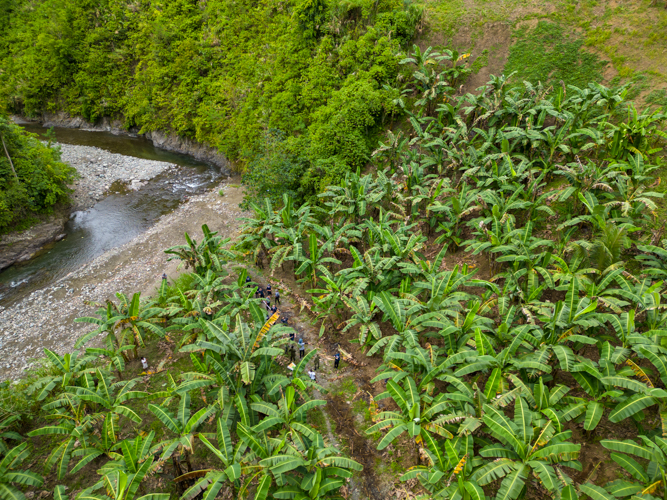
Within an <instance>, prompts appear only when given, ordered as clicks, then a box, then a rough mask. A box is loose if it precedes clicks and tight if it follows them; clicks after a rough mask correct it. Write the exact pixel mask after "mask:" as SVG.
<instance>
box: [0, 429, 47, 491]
mask: <svg viewBox="0 0 667 500" xmlns="http://www.w3.org/2000/svg"><path fill="white" fill-rule="evenodd" d="M29 456H30V451H28V443H25V442H24V443H21V444H19V445H18V446H15V447H14V448H12V449H11V450H9V451H7V453H5V454H4V457H3V458H2V460H1V461H0V499H2V500H26V498H27V497H26V496H25V495H24V494H23V492H22V491H21V489H19V488H22V487H24V486H29V487H31V488H40V487H41V486H42V485H43V484H44V479H43V478H42V476H40V475H39V474H35V473H34V472H31V471H26V470H20V469H18V467H20V466H21V464H22V463H23V462H24V461H25V459H26V458H28V457H29ZM33 491H34V490H33Z"/></svg>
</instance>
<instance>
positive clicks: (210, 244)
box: [164, 224, 234, 275]
mask: <svg viewBox="0 0 667 500" xmlns="http://www.w3.org/2000/svg"><path fill="white" fill-rule="evenodd" d="M202 232H203V238H202V242H201V243H199V244H197V242H196V241H195V240H193V239H192V238H190V235H189V234H188V233H187V232H186V233H185V241H186V244H185V245H177V246H173V247H171V248H168V249H167V250H165V251H164V253H166V254H167V255H171V257H169V259H167V260H174V259H178V260H181V261H183V262H185V266H186V268H189V267H192V268H193V269H194V270H195V272H196V273H197V274H200V275H204V274H206V271H208V270H211V269H214V270H218V271H221V270H222V266H223V265H224V263H225V260H224V259H230V258H233V257H234V255H233V253H231V252H229V251H228V250H224V249H223V247H224V246H225V245H226V244H227V243H229V242H230V241H231V238H226V239H222V237H220V236H218V233H217V232H211V230H210V229H209V228H208V226H207V225H206V224H204V225H203V226H202Z"/></svg>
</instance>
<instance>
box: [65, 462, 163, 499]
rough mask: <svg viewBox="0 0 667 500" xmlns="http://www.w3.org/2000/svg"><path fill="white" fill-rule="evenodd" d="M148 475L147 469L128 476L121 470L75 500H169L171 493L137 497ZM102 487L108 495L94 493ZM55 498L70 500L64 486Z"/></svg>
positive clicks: (83, 492) (111, 473) (84, 491)
mask: <svg viewBox="0 0 667 500" xmlns="http://www.w3.org/2000/svg"><path fill="white" fill-rule="evenodd" d="M146 463H148V462H146ZM146 473H147V468H146V469H144V468H142V469H140V470H139V472H137V473H135V474H127V473H125V472H123V471H121V470H114V471H111V472H110V473H109V474H107V475H106V476H104V478H103V479H102V484H98V485H95V486H94V487H92V488H87V489H85V490H83V491H81V492H80V493H79V494H78V495H77V496H76V498H75V499H74V500H169V498H170V495H169V493H149V494H147V495H141V496H140V497H137V490H138V489H139V485H140V484H141V481H142V480H143V478H144V477H145V476H146ZM102 487H103V488H104V489H105V492H106V494H96V493H93V491H94V490H95V489H100V488H102ZM53 498H54V500H68V497H67V492H66V489H65V487H64V486H63V485H58V486H56V489H55V491H54V493H53Z"/></svg>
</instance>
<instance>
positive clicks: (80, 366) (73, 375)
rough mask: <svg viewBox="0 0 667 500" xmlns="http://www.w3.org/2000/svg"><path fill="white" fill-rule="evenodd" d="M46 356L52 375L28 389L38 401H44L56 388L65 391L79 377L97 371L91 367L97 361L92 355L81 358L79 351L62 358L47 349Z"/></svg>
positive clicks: (41, 379) (45, 350)
mask: <svg viewBox="0 0 667 500" xmlns="http://www.w3.org/2000/svg"><path fill="white" fill-rule="evenodd" d="M44 354H45V355H46V357H47V358H48V360H49V361H50V362H51V365H52V367H51V369H50V370H49V371H50V374H49V375H47V376H46V377H42V378H40V379H38V380H37V381H35V382H33V383H32V384H31V385H30V387H29V388H28V393H29V394H35V397H36V398H37V401H43V400H44V399H45V398H46V397H47V396H48V395H49V394H51V392H52V391H53V390H54V389H55V388H56V387H59V388H60V389H64V388H65V387H67V386H69V385H74V384H75V383H76V381H77V379H78V378H79V377H82V376H84V375H85V374H90V373H92V372H94V371H95V369H94V368H91V366H90V364H91V362H92V361H93V360H94V359H95V358H94V356H92V355H86V356H82V357H79V355H80V353H79V351H74V352H72V353H66V354H63V355H62V356H60V355H58V354H56V353H55V352H53V351H52V350H50V349H46V348H44Z"/></svg>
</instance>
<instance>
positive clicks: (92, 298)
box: [0, 179, 249, 380]
mask: <svg viewBox="0 0 667 500" xmlns="http://www.w3.org/2000/svg"><path fill="white" fill-rule="evenodd" d="M233 182H238V179H231V180H224V181H221V183H219V184H216V185H215V186H214V187H213V188H212V189H209V190H208V191H207V192H205V193H203V194H200V195H195V196H192V197H191V198H190V199H189V200H188V201H187V202H185V203H182V204H181V205H180V206H178V207H177V208H176V209H175V210H174V211H173V212H171V213H169V214H166V215H163V216H161V217H159V218H158V220H157V221H156V223H155V224H153V225H152V226H151V227H150V228H148V229H147V230H146V231H144V232H143V233H141V234H139V235H137V236H135V237H134V238H132V239H131V240H130V241H129V242H127V243H125V244H124V245H121V246H119V247H116V248H113V249H111V250H108V251H106V252H104V253H102V254H101V255H99V256H97V257H96V258H94V259H93V260H91V261H89V262H87V263H84V264H82V265H81V266H79V267H78V268H76V269H75V270H73V271H71V272H70V273H69V274H68V275H66V276H64V277H62V278H60V279H58V280H56V281H55V282H53V283H51V284H50V285H48V286H44V287H41V288H39V289H37V290H35V291H33V292H31V293H30V294H29V295H28V296H26V297H24V298H22V299H21V300H19V301H16V302H15V303H14V304H12V305H10V306H9V307H7V308H5V309H3V310H2V311H0V352H2V357H0V380H5V379H16V378H20V377H21V376H22V375H23V374H24V370H25V369H27V368H29V367H31V366H32V364H33V363H34V362H35V360H36V359H38V358H43V357H44V355H43V349H44V347H47V348H49V349H52V350H54V351H56V352H58V353H59V354H64V353H66V352H71V351H72V350H73V347H74V343H75V341H76V339H78V338H79V337H80V336H81V335H83V334H84V333H86V332H88V331H90V330H92V329H94V328H93V327H94V325H90V324H87V323H74V319H75V318H78V317H82V316H90V315H93V314H94V313H95V311H96V310H97V309H98V307H99V305H100V304H104V301H106V300H117V299H116V296H115V294H116V292H122V293H125V294H127V295H129V296H131V295H132V294H133V293H135V292H141V294H142V297H146V296H148V295H151V294H153V293H155V291H156V290H157V287H158V286H159V284H160V281H161V276H162V273H167V275H168V276H169V279H170V280H173V279H174V278H175V277H176V276H178V274H179V273H180V272H182V271H183V269H182V268H179V262H178V261H171V262H167V259H168V256H167V255H166V254H165V253H164V249H166V248H169V247H170V246H174V245H180V244H183V243H184V241H185V238H184V236H183V235H184V233H185V232H186V231H187V232H188V233H189V234H190V235H191V236H192V237H193V238H194V239H196V240H197V241H201V236H202V231H201V225H202V224H204V223H206V224H208V225H209V227H210V229H211V230H212V231H219V232H220V234H221V235H223V236H225V237H233V236H235V235H236V234H237V233H238V230H239V226H240V218H242V217H247V216H248V215H249V214H248V213H246V212H242V211H241V210H240V209H239V203H240V202H241V201H242V199H243V193H242V189H241V188H240V187H238V186H237V185H236V184H232V183H233ZM220 192H222V196H221V195H220ZM101 340H102V339H97V340H96V341H95V342H93V345H95V344H97V343H99V342H100V341H101Z"/></svg>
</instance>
